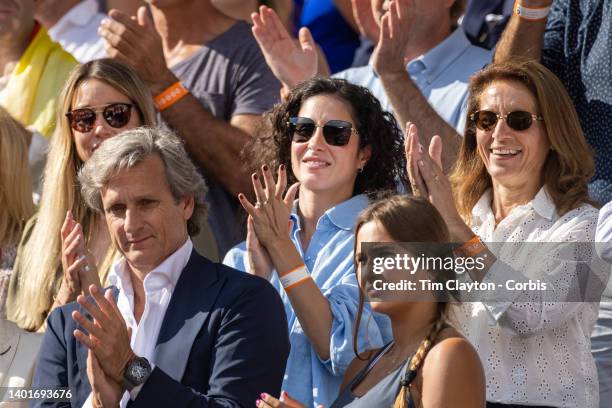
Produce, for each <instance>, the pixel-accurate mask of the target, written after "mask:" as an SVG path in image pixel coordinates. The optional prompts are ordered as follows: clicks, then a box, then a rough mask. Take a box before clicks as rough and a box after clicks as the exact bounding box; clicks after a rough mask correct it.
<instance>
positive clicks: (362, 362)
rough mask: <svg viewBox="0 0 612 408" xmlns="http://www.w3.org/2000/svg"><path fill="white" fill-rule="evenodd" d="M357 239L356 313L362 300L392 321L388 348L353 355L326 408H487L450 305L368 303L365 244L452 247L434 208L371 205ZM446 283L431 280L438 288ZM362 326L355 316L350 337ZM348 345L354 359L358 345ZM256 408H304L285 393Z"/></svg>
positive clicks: (416, 203) (391, 202)
mask: <svg viewBox="0 0 612 408" xmlns="http://www.w3.org/2000/svg"><path fill="white" fill-rule="evenodd" d="M355 236H356V238H355V265H356V266H355V268H356V271H357V275H358V281H359V283H360V287H361V289H362V290H361V294H360V308H359V310H363V307H364V304H365V299H366V296H367V297H368V298H370V306H371V309H372V310H373V311H375V312H379V313H382V314H385V315H387V316H388V317H389V318H390V321H391V327H392V329H393V341H391V342H390V343H388V344H387V345H385V346H383V347H382V348H380V349H378V350H369V351H366V352H363V353H359V354H358V355H357V358H355V359H354V360H353V361H352V363H351V364H350V365H349V367H348V368H347V370H346V373H345V375H344V381H343V383H342V387H341V390H342V391H341V392H340V395H339V396H338V397H337V398H336V400H335V401H334V403H333V404H332V405H331V407H330V408H340V407H351V408H366V407H367V408H376V407H380V408H383V407H384V408H388V407H393V408H416V407H425V408H430V407H450V406H452V407H454V408H461V407H466V408H467V407H469V408H477V407H478V408H482V407H484V406H485V378H484V372H483V369H482V365H481V363H480V359H479V357H478V354H477V353H476V350H474V348H473V347H472V345H471V344H470V343H469V342H468V341H467V340H466V339H465V338H464V337H463V336H461V334H459V333H458V332H457V331H456V330H455V329H454V328H452V327H451V326H449V325H448V324H447V322H446V312H447V308H448V307H450V306H449V304H448V303H444V302H441V301H438V300H437V299H434V298H431V301H418V302H414V301H406V299H404V300H398V299H389V298H386V299H387V300H386V301H375V299H376V298H377V297H378V298H379V299H382V298H381V297H379V296H376V295H374V296H373V294H372V291H370V290H369V289H368V288H369V286H368V285H367V284H366V280H367V279H368V277H367V276H366V275H367V273H366V271H365V267H364V265H366V264H368V263H371V258H372V253H374V252H375V251H371V250H368V248H369V247H368V246H367V245H365V246H362V245H361V244H362V243H366V242H368V243H397V242H424V243H445V242H449V234H448V229H447V227H446V224H445V223H444V220H443V219H442V217H441V215H440V214H439V213H438V211H437V210H436V209H435V207H434V206H433V205H432V204H430V203H429V202H428V201H427V200H424V199H420V198H415V197H409V196H393V197H390V198H387V199H384V200H379V201H376V202H374V203H373V204H371V205H370V206H369V207H367V208H366V209H365V210H364V211H363V212H362V213H361V214H360V215H359V217H358V218H357V224H356V231H355ZM380 252H382V251H380ZM401 273H402V274H404V275H406V276H401V277H400V278H408V276H407V275H408V274H409V272H408V271H406V270H402V272H401ZM418 273H419V272H417V274H418ZM450 276H451V274H450V273H449V274H446V275H445V274H443V275H442V276H436V278H437V281H439V282H440V281H444V280H445V279H448V278H450ZM397 277H399V276H395V277H394V278H397ZM394 280H395V279H394ZM360 320H361V319H360V314H358V316H357V322H356V327H355V333H357V332H358V330H359V323H360ZM353 343H354V348H355V350H356V353H357V350H358V348H357V338H354V340H353ZM257 406H258V407H260V408H261V407H266V408H268V407H274V408H276V407H279V408H299V407H302V405H301V404H300V403H298V402H297V401H295V400H293V399H291V397H290V396H288V395H286V394H284V395H283V398H282V400H278V399H276V398H273V397H272V396H270V395H267V394H263V395H262V399H261V400H260V401H258V405H257Z"/></svg>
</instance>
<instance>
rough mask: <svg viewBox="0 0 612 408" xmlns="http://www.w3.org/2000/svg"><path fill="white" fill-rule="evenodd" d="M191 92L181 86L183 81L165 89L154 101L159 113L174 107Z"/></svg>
mask: <svg viewBox="0 0 612 408" xmlns="http://www.w3.org/2000/svg"><path fill="white" fill-rule="evenodd" d="M188 93H189V91H188V90H187V88H185V87H184V86H183V84H181V81H177V82H175V83H173V84H172V85H170V86H169V87H168V88H166V89H164V90H163V91H162V93H160V94H159V95H157V96H156V97H155V98H154V99H153V101H154V102H155V107H156V108H157V110H158V111H160V112H162V111H164V110H166V109H168V108H169V107H171V106H172V105H174V104H175V103H176V102H177V101H178V100H180V99H181V98H182V97H183V96H185V95H187V94H188Z"/></svg>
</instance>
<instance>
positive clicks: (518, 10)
mask: <svg viewBox="0 0 612 408" xmlns="http://www.w3.org/2000/svg"><path fill="white" fill-rule="evenodd" d="M550 7H551V6H548V7H539V8H529V7H525V6H522V5H520V4H519V2H518V1H517V2H515V3H514V14H516V15H517V16H519V17H520V18H524V19H525V20H531V21H537V20H544V19H545V18H546V17H548V13H550Z"/></svg>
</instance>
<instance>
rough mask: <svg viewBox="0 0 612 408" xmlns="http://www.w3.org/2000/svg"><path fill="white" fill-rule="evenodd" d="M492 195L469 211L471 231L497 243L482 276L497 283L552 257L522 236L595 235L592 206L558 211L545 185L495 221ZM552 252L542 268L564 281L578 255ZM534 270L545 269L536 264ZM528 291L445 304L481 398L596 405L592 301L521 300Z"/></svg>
mask: <svg viewBox="0 0 612 408" xmlns="http://www.w3.org/2000/svg"><path fill="white" fill-rule="evenodd" d="M491 202H492V192H491V191H490V190H489V191H488V192H486V193H485V194H484V195H483V197H481V199H480V200H479V201H478V203H477V204H476V205H475V206H474V208H473V210H472V225H471V228H472V230H473V231H474V233H476V234H477V235H478V236H479V237H480V238H481V239H482V241H483V242H485V243H495V244H494V245H493V246H494V247H495V248H496V250H494V253H496V254H503V255H498V256H499V257H498V261H497V262H495V264H493V265H492V266H491V268H490V269H489V271H488V272H487V275H486V276H485V278H484V280H483V282H487V281H492V282H501V281H502V276H506V277H507V276H508V272H509V271H508V269H507V268H513V269H514V271H520V273H521V274H523V275H525V276H528V277H531V276H532V275H533V272H534V269H537V268H538V266H541V265H542V263H541V262H540V260H541V259H543V258H546V259H547V261H546V262H552V261H550V260H549V257H548V256H546V255H545V254H542V253H526V251H530V250H531V251H532V252H533V251H534V248H537V246H536V245H534V244H531V245H529V244H528V243H535V242H559V243H561V242H593V240H594V238H595V228H596V226H597V216H598V211H597V209H595V208H594V207H592V206H590V205H586V204H585V205H582V206H580V207H579V208H576V209H574V210H571V211H569V212H567V213H566V214H564V215H563V216H560V215H559V214H558V213H557V211H556V208H555V205H554V203H553V201H552V200H551V198H550V196H549V195H548V194H547V193H546V191H545V189H544V188H542V189H540V191H539V192H538V193H537V195H536V196H535V197H534V199H533V200H532V201H530V202H529V203H527V204H524V205H521V206H518V207H516V208H514V209H513V210H512V211H511V212H510V213H509V214H508V216H507V217H506V218H504V219H503V220H502V221H501V222H500V223H499V224H498V225H497V226H496V225H495V216H494V213H493V210H492V209H491ZM517 242H520V243H527V244H521V245H517V244H516V243H517ZM560 246H562V245H560ZM573 254H574V253H573V252H572V255H573ZM564 255H566V254H564ZM582 256H583V254H580V259H582ZM550 259H554V264H553V265H552V267H551V266H550V264H549V263H546V265H547V266H548V268H547V269H546V272H544V274H545V275H546V276H547V277H548V278H549V279H550V280H552V281H554V282H556V283H559V282H561V283H562V282H570V281H571V278H572V277H574V275H576V269H577V264H578V263H579V262H581V261H580V260H579V259H572V258H571V256H570V258H568V257H567V256H564V257H550ZM504 271H505V275H503V274H504ZM536 272H538V273H540V276H542V275H543V273H542V271H541V270H537V271H536ZM534 292H535V291H531V292H517V293H516V297H517V298H516V299H515V301H506V302H484V303H483V302H472V303H470V302H465V303H463V304H461V305H460V306H459V307H457V308H453V309H451V320H453V321H454V322H455V326H456V327H457V328H458V329H459V330H460V331H462V332H463V334H464V335H465V336H466V337H467V338H468V339H469V340H470V342H471V343H472V344H473V345H474V347H475V348H476V350H477V351H478V354H479V356H480V359H481V362H482V364H483V367H484V369H485V377H486V381H487V401H490V402H499V403H504V404H524V405H527V404H528V405H545V406H556V407H580V408H597V407H598V406H599V405H598V401H599V398H598V396H599V394H598V383H597V371H596V368H595V364H594V362H593V357H592V355H591V342H590V334H591V331H592V329H593V326H594V323H595V321H596V320H597V311H598V303H594V302H590V303H587V302H582V303H580V302H541V301H540V302H537V301H535V302H534V301H531V302H529V301H527V302H525V300H526V299H533V297H534V296H537V295H535V294H533V293H534ZM518 300H520V301H518Z"/></svg>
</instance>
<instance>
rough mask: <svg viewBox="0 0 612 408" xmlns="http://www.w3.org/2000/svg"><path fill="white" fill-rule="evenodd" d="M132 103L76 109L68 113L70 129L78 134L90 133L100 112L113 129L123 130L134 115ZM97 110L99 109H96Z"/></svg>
mask: <svg viewBox="0 0 612 408" xmlns="http://www.w3.org/2000/svg"><path fill="white" fill-rule="evenodd" d="M132 106H133V105H132V104H131V103H111V104H109V105H101V106H91V107H89V108H82V109H74V110H72V111H70V112H68V113H66V117H67V118H68V121H69V122H70V127H71V128H72V129H74V130H76V131H77V132H82V133H85V132H90V131H91V130H92V129H93V127H94V124H95V123H96V116H97V114H98V112H102V117H103V118H104V120H105V121H106V123H108V124H109V125H110V126H111V127H114V128H122V127H124V126H125V125H127V124H128V122H129V121H130V116H131V113H132ZM94 108H97V109H94Z"/></svg>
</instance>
